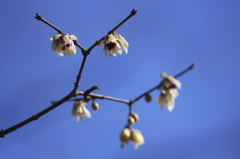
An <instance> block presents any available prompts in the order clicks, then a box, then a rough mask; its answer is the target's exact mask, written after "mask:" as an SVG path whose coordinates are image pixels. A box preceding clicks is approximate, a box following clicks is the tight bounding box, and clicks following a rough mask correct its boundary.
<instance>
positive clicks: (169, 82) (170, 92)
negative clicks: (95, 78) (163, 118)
mask: <svg viewBox="0 0 240 159" xmlns="http://www.w3.org/2000/svg"><path fill="white" fill-rule="evenodd" d="M161 78H162V85H161V87H160V88H159V89H160V91H161V93H160V95H159V96H158V97H157V99H156V101H157V102H158V104H159V105H160V107H161V108H162V109H163V108H164V106H165V105H166V106H167V108H168V111H169V112H172V110H173V108H174V105H175V98H177V96H178V91H177V89H176V88H179V89H180V88H181V85H182V84H181V82H180V81H178V80H176V79H175V78H174V77H172V76H171V75H167V74H166V73H165V72H163V73H162V74H161Z"/></svg>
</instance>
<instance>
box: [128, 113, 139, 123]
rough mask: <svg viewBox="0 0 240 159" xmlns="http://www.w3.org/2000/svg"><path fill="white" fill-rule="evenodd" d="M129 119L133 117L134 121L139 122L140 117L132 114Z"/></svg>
mask: <svg viewBox="0 0 240 159" xmlns="http://www.w3.org/2000/svg"><path fill="white" fill-rule="evenodd" d="M129 117H132V118H133V119H134V122H137V121H138V120H139V116H138V115H137V114H136V113H134V112H131V113H130V115H129Z"/></svg>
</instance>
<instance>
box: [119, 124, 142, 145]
mask: <svg viewBox="0 0 240 159" xmlns="http://www.w3.org/2000/svg"><path fill="white" fill-rule="evenodd" d="M129 140H131V141H132V142H133V145H134V148H135V149H137V148H138V146H140V145H142V144H144V138H143V135H142V133H141V132H140V131H139V130H137V129H130V128H124V129H123V130H122V132H121V135H120V141H121V144H122V146H124V145H127V144H128V141H129Z"/></svg>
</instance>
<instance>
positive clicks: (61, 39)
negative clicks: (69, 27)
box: [49, 33, 77, 57]
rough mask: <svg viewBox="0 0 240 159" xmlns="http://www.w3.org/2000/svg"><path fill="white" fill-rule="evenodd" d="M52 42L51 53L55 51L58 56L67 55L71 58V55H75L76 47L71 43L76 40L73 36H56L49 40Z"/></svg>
mask: <svg viewBox="0 0 240 159" xmlns="http://www.w3.org/2000/svg"><path fill="white" fill-rule="evenodd" d="M49 40H51V41H52V46H51V49H52V53H54V52H55V51H57V54H58V56H59V57H60V56H65V55H66V54H67V53H68V55H70V56H72V54H76V47H75V45H74V43H73V40H77V37H76V36H75V35H68V34H65V33H64V34H56V35H55V36H54V37H53V38H49Z"/></svg>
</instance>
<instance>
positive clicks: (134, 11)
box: [88, 9, 137, 52]
mask: <svg viewBox="0 0 240 159" xmlns="http://www.w3.org/2000/svg"><path fill="white" fill-rule="evenodd" d="M136 13H137V10H135V9H133V10H132V11H131V13H130V14H129V15H128V16H127V18H125V19H124V20H123V21H122V22H121V23H119V24H118V25H117V26H116V27H114V28H113V29H112V30H110V31H109V32H108V34H111V33H113V32H114V31H115V30H117V29H118V28H119V27H120V26H121V25H123V24H124V23H125V22H126V21H127V20H128V19H130V18H131V17H132V16H134V15H135V14H136ZM103 39H104V37H102V38H101V39H100V40H97V41H96V42H95V43H94V44H93V45H92V46H91V47H90V48H89V49H88V51H89V52H91V51H92V49H93V48H94V47H95V46H97V45H98V44H99V43H100V41H102V40H103Z"/></svg>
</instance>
